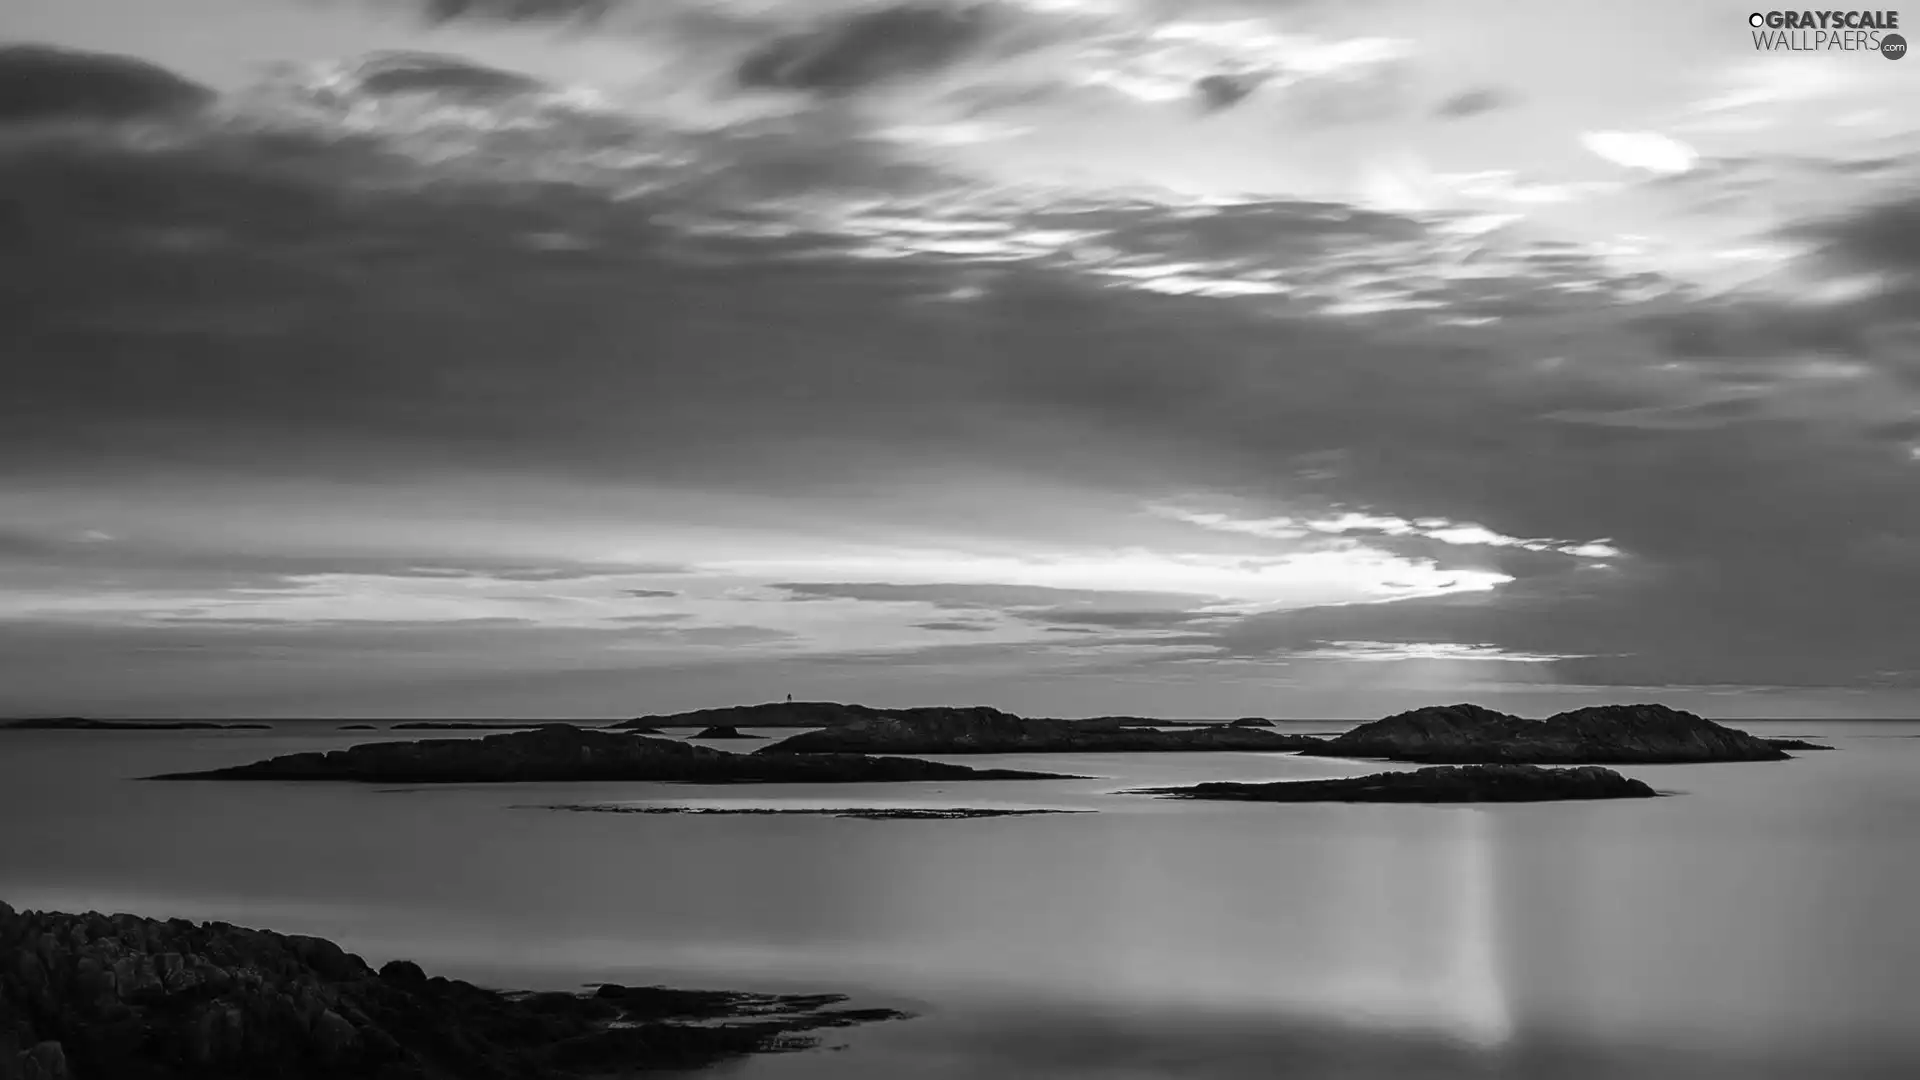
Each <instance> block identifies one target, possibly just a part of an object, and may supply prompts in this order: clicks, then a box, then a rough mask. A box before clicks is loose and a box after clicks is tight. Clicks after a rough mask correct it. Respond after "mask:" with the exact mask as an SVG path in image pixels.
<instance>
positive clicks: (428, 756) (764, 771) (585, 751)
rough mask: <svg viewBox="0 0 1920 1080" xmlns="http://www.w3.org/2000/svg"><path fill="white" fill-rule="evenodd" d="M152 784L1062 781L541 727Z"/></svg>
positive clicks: (285, 758)
mask: <svg viewBox="0 0 1920 1080" xmlns="http://www.w3.org/2000/svg"><path fill="white" fill-rule="evenodd" d="M150 779H154V780H355V781H359V782H362V783H371V784H489V783H513V782H529V781H572V780H666V781H682V782H687V783H696V784H834V783H876V782H879V783H891V782H900V781H913V780H1065V779H1077V778H1076V777H1065V776H1058V775H1055V774H1052V773H1039V772H1022V771H1019V770H1014V769H970V768H967V767H966V766H964V765H948V764H942V763H939V762H932V761H919V760H915V759H913V758H898V757H864V756H861V755H858V754H824V755H817V756H815V755H799V754H785V755H776V756H771V757H762V756H759V755H757V754H733V753H728V752H727V751H725V750H716V749H713V748H712V747H707V746H693V745H690V744H688V743H684V742H678V741H674V740H671V739H655V738H649V737H647V736H645V735H630V734H627V733H626V732H621V731H607V730H604V729H596V728H578V727H574V726H572V725H571V724H548V725H546V726H544V727H539V728H535V729H534V730H532V731H513V732H505V733H502V734H499V735H488V736H485V737H483V738H478V739H472V738H450V739H421V740H415V741H409V742H381V743H361V744H360V745H358V746H351V747H348V748H347V749H345V750H329V751H326V752H318V751H314V752H309V753H303V754H285V755H282V756H280V757H274V758H268V759H266V760H265V761H256V762H254V763H252V764H250V765H235V766H231V767H228V768H224V769H210V770H207V771H204V772H191V773H168V774H165V775H162V776H156V777H151V778H150Z"/></svg>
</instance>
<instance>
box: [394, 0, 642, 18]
mask: <svg viewBox="0 0 1920 1080" xmlns="http://www.w3.org/2000/svg"><path fill="white" fill-rule="evenodd" d="M617 3H618V0H425V13H426V16H427V18H428V19H430V20H432V21H434V22H451V21H453V20H455V19H482V20H486V19H491V20H495V21H500V22H537V21H545V20H555V19H586V20H592V19H598V18H600V17H602V16H604V15H605V14H606V13H607V12H608V11H609V10H611V9H612V8H613V7H614V6H616V4H617Z"/></svg>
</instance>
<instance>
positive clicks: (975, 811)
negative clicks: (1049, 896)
mask: <svg viewBox="0 0 1920 1080" xmlns="http://www.w3.org/2000/svg"><path fill="white" fill-rule="evenodd" d="M535 809H539V810H570V811H573V812H575V813H582V814H765V815H787V814H792V815H811V816H816V817H839V818H866V819H869V820H873V821H886V820H902V821H951V820H957V819H961V818H990V817H1026V816H1029V815H1032V814H1091V813H1093V812H1094V811H1092V810H1014V809H1005V808H1001V807H971V806H963V807H951V808H942V809H932V808H922V807H891V806H864V807H862V806H854V807H842V808H837V809H815V808H811V807H762V806H620V805H617V804H605V803H600V804H595V803H562V804H558V805H554V806H541V807H536V808H535Z"/></svg>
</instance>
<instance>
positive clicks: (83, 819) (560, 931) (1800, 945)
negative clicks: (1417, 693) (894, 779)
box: [0, 722, 1920, 1080]
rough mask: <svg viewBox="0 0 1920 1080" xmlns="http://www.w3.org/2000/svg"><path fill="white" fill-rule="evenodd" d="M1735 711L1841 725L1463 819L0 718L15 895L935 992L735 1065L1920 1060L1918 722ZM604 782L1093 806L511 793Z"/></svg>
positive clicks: (449, 964)
mask: <svg viewBox="0 0 1920 1080" xmlns="http://www.w3.org/2000/svg"><path fill="white" fill-rule="evenodd" d="M1743 726H1746V727H1748V728H1749V729H1750V730H1754V731H1756V732H1759V733H1763V734H1778V735H1799V734H1806V735H1812V736H1815V737H1818V738H1820V739H1821V740H1823V741H1828V742H1831V743H1832V744H1833V745H1835V746H1836V747H1837V749H1835V750H1833V751H1831V752H1828V753H1812V754H1806V755H1804V756H1802V757H1800V758H1798V759H1796V760H1793V761H1788V762H1780V763H1764V764H1729V765H1705V766H1665V767H1649V768H1639V769H1628V770H1623V771H1626V772H1629V773H1631V774H1633V775H1636V776H1639V777H1640V778H1642V779H1645V780H1647V781H1648V782H1649V783H1651V784H1653V785H1654V786H1655V787H1657V788H1660V789H1662V790H1666V791H1673V792H1679V793H1682V794H1679V795H1677V796H1676V797H1674V798H1668V799H1660V800H1651V801H1646V802H1623V803H1600V804H1586V805H1581V804H1544V805H1535V806H1516V807H1496V808H1489V809H1479V808H1426V807H1391V806H1383V807H1369V806H1258V805H1236V804H1204V803H1202V804H1192V803H1170V802H1164V801H1158V800H1153V799H1148V798H1143V797H1139V796H1125V795H1117V794H1113V792H1116V791H1117V790H1119V789H1123V788H1127V787H1134V786H1141V785H1148V784H1173V783H1185V782H1198V781H1202V780H1212V779H1268V778H1309V777H1318V776H1339V775H1350V774H1356V773H1362V772H1369V771H1375V770H1377V769H1378V768H1379V766H1377V765H1372V764H1365V763H1352V762H1337V761H1325V760H1303V759H1299V758H1294V757H1291V756H1286V755H1263V754H1192V755H1151V754H1140V755H1095V754H1089V755H1072V756H1056V755H1048V756H1024V755H1006V756H997V757H991V758H964V759H954V760H960V761H963V762H964V763H967V764H975V765H988V764H994V765H1008V766H1015V767H1020V766H1026V767H1034V768H1042V769H1048V770H1053V771H1061V772H1075V773H1083V774H1085V775H1088V776H1092V777H1097V779H1093V780H1086V781H1074V782H1058V783H989V784H925V785H865V786H855V785H846V786H836V787H834V788H832V789H824V788H819V787H807V788H797V787H765V788H761V787H754V788H741V787H730V788H723V789H713V788H699V787H677V786H673V785H658V784H586V785H516V786H473V787H457V788H411V789H383V788H373V787H361V786H355V785H286V786H281V785H267V784H218V783H170V784H149V783H139V782H134V781H132V780H130V779H129V778H131V777H136V776H140V775H143V774H149V773H154V772H162V771H171V770H180V769H188V768H201V767H209V766H214V765H222V764H232V763H239V762H244V761H251V760H254V759H256V758H259V757H262V756H265V755H268V754H275V753H284V752H290V751H294V750H303V749H313V748H323V747H329V746H341V745H347V744H349V743H351V742H361V741H367V740H368V739H370V738H381V737H388V736H382V735H379V734H376V733H371V732H342V731H337V730H334V729H333V728H332V726H331V725H294V724H283V725H281V726H279V727H278V728H276V729H275V730H272V731H248V732H210V733H199V732H154V733H139V732H136V733H123V732H11V733H5V734H4V735H3V736H0V898H4V899H6V900H8V901H9V902H11V903H13V904H14V905H15V906H26V907H54V908H63V909H86V908H94V909H99V910H107V911H115V910H119V911H133V912H138V913H142V914H148V915H156V916H184V917H190V918H223V919H228V920H232V921H236V922H243V923H250V924H253V925H260V926H266V927H270V928H273V929H278V930H283V931H294V932H305V933H314V934H321V935H324V936H327V937H331V938H334V939H336V940H338V941H340V942H342V943H343V944H345V945H347V946H348V947H349V948H352V949H354V950H356V951H358V952H360V953H362V954H363V955H365V956H366V957H367V958H368V959H369V960H372V961H374V962H376V963H378V962H380V961H382V960H384V959H387V958H390V957H394V956H407V957H412V958H415V959H418V960H420V961H421V962H422V963H424V964H426V965H427V966H428V967H429V968H430V969H433V970H437V971H439V972H441V973H445V974H450V975H459V976H464V977H468V978H472V979H475V980H477V981H482V982H487V983H492V984H496V985H508V986H526V987H533V986H542V987H544V986H568V985H571V984H575V983H578V982H582V981H586V980H598V979H612V980H627V981H653V980H660V981H670V982H677V983H680V984H682V985H708V986H725V987H740V988H767V989H779V988H785V987H793V986H803V987H806V988H810V989H840V990H845V991H849V992H853V993H855V994H856V995H859V996H861V997H863V998H864V999H867V1000H871V1001H874V1002H877V1003H900V1002H905V1003H908V1004H909V1005H911V1006H912V1007H915V1008H917V1009H918V1010H919V1011H920V1012H921V1013H922V1014H923V1015H922V1018H921V1019H919V1020H915V1021H911V1022H907V1023H898V1024H888V1025H878V1026H875V1027H871V1028H867V1029H862V1030H860V1031H857V1032H854V1033H851V1034H849V1035H846V1036H845V1037H844V1042H845V1049H844V1050H842V1051H840V1052H833V1053H828V1052H820V1053H810V1054H801V1055H789V1056H782V1057H770V1058H758V1059H753V1060H751V1061H748V1062H744V1063H742V1064H741V1065H739V1066H737V1067H732V1068H729V1069H728V1070H725V1071H726V1072H727V1074H728V1075H730V1076H733V1077H736V1078H738V1080H813V1078H824V1077H836V1078H841V1077H845V1078H876V1080H878V1078H894V1077H901V1076H907V1075H912V1076H915V1077H929V1078H933V1080H948V1078H952V1080H960V1078H969V1080H971V1078H996V1080H997V1078H1024V1077H1064V1078H1074V1080H1078V1078H1087V1080H1094V1078H1098V1080H1134V1078H1147V1077H1172V1076H1179V1077H1200V1078H1213V1077H1294V1076H1299V1077H1373V1076H1380V1077H1388V1076H1391V1077H1428V1076H1431V1077H1456V1076H1463V1077H1464V1076H1471V1077H1482V1076H1486V1077H1535V1076H1541V1077H1561V1076H1570V1077H1608V1078H1613V1077H1619V1078H1628V1077H1633V1078H1640V1077H1668V1076H1671V1077H1727V1078H1735V1077H1738V1078H1750V1077H1775V1076H1778V1077H1794V1078H1796V1080H1799V1078H1806V1077H1856V1076H1858V1077H1865V1076H1889V1077H1891V1076H1902V1077H1911V1076H1916V1075H1920V929H1917V928H1916V915H1915V911H1916V908H1915V899H1916V897H1920V843H1917V841H1920V784H1916V783H1915V781H1916V779H1920V737H1915V736H1920V723H1890V722H1877V723H1833V722H1828V723H1819V724H1812V723H1805V722H1795V723H1790V724H1789V723H1752V724H1746V725H1743ZM476 734H484V733H476ZM769 734H779V733H769ZM395 737H398V736H395ZM757 745H760V744H757V743H748V744H744V746H745V747H746V748H752V747H753V746H757ZM621 800H633V801H672V802H702V803H721V804H732V805H771V804H775V803H778V804H781V805H815V806H878V805H905V804H912V805H924V806H983V805H1008V806H1052V807H1061V808H1081V809H1097V810H1099V811H1100V813H1096V814H1076V815H1060V816H1044V817H1028V818H1003V819H983V820H962V821H863V820H842V819H834V818H806V817H783V818H767V817H714V816H708V817H682V816H651V815H609V814H573V813H559V812H552V811H546V810H538V809H527V808H524V807H525V804H533V803H545V802H560V801H565V802H596V801H621Z"/></svg>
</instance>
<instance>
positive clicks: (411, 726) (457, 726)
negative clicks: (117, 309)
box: [388, 720, 546, 731]
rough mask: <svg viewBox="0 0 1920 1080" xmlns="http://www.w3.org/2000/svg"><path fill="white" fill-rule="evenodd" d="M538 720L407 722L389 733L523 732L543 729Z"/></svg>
mask: <svg viewBox="0 0 1920 1080" xmlns="http://www.w3.org/2000/svg"><path fill="white" fill-rule="evenodd" d="M545 726H546V725H545V723H543V722H542V721H539V720H527V721H524V722H520V723H515V722H512V721H498V720H496V721H488V720H409V721H407V722H406V723H404V724H395V725H393V726H392V727H391V728H390V729H388V730H391V731H525V730H526V729H528V728H537V727H545Z"/></svg>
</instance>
